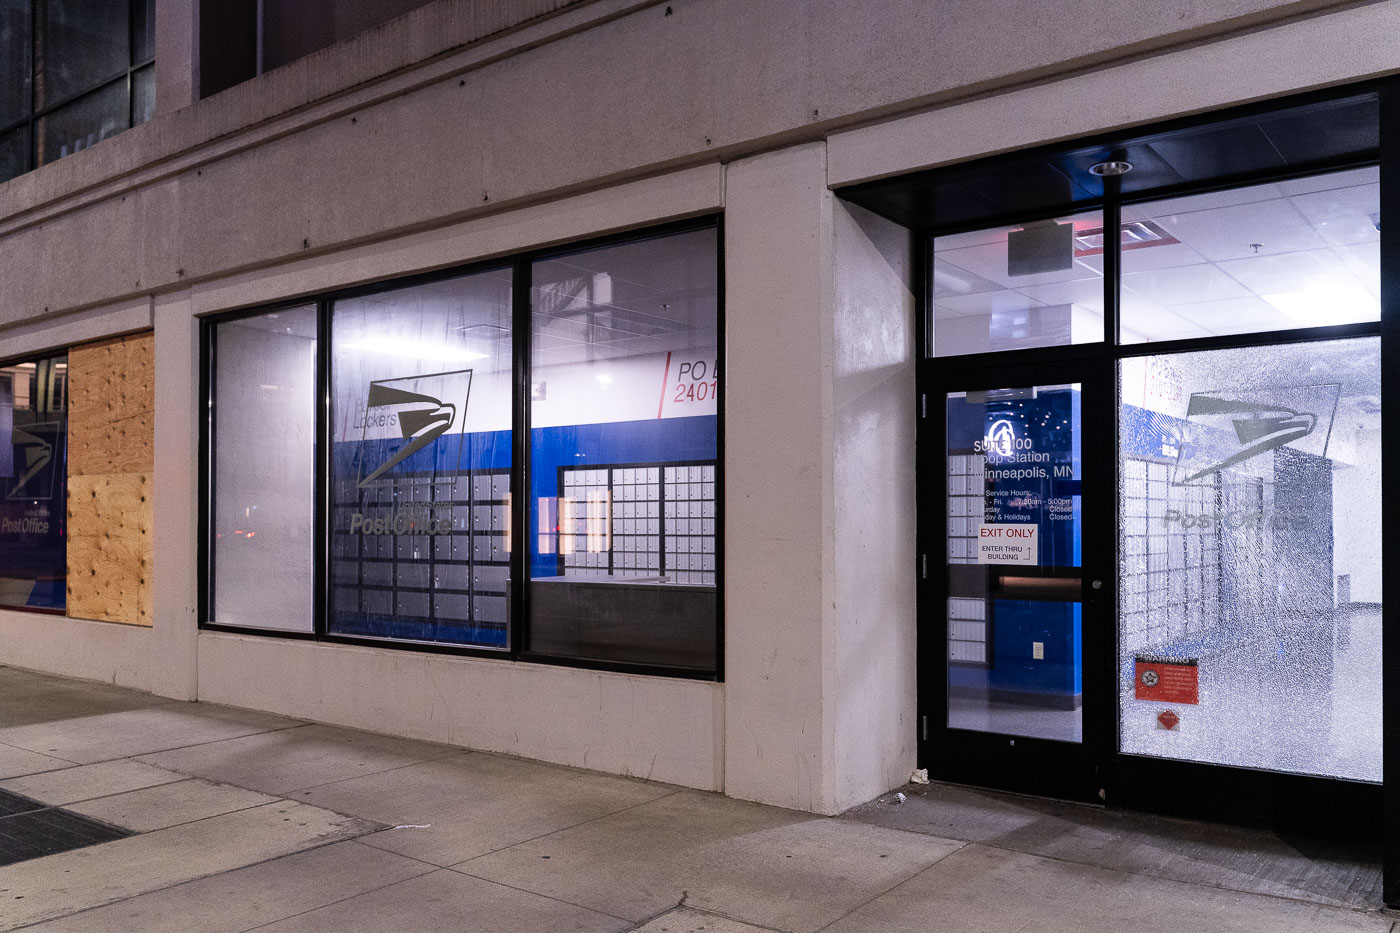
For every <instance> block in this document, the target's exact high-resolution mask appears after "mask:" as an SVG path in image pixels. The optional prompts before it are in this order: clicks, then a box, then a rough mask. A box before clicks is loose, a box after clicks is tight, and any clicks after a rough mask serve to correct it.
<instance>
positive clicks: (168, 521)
mask: <svg viewBox="0 0 1400 933" xmlns="http://www.w3.org/2000/svg"><path fill="white" fill-rule="evenodd" d="M155 326H156V335H155V356H156V430H155V435H156V439H155V443H156V450H155V460H156V471H155V472H156V476H155V502H154V507H155V534H154V537H155V561H154V566H155V580H154V584H155V594H154V599H153V613H152V615H153V623H154V628H153V631H152V633H151V634H152V639H151V691H152V692H153V693H158V694H160V695H162V696H168V697H174V698H176V699H181V700H193V699H196V698H197V697H198V695H199V689H198V688H199V667H198V657H197V648H198V643H199V627H198V600H197V593H198V524H199V522H198V517H199V408H200V406H199V322H198V319H196V318H195V317H194V316H193V314H192V313H191V309H190V299H189V296H188V293H183V294H180V295H178V296H171V297H166V298H157V299H156V307H155Z"/></svg>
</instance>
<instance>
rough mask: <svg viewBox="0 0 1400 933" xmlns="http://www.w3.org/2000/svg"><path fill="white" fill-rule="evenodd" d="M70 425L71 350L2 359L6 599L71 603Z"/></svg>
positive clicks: (48, 605) (0, 536) (0, 555)
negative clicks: (67, 595)
mask: <svg viewBox="0 0 1400 933" xmlns="http://www.w3.org/2000/svg"><path fill="white" fill-rule="evenodd" d="M67 425H68V361H67V358H66V357H64V356H55V357H48V358H46V359H41V360H32V361H28V362H23V363H12V364H10V365H8V366H4V367H0V606H3V607H7V608H26V609H49V610H59V611H61V610H62V609H63V608H64V607H65V605H66V602H67V601H66V599H65V590H64V581H65V579H66V577H67V559H68V554H67V539H66V537H65V536H64V527H65V516H66V513H67V488H68V483H67V477H68V471H67V448H68V428H67Z"/></svg>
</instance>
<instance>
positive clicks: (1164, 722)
mask: <svg viewBox="0 0 1400 933" xmlns="http://www.w3.org/2000/svg"><path fill="white" fill-rule="evenodd" d="M1179 725H1181V717H1180V716H1178V715H1177V714H1176V712H1175V711H1174V710H1169V709H1164V710H1162V711H1161V712H1160V713H1158V714H1157V728H1159V729H1168V730H1172V729H1175V728H1176V727H1177V726H1179Z"/></svg>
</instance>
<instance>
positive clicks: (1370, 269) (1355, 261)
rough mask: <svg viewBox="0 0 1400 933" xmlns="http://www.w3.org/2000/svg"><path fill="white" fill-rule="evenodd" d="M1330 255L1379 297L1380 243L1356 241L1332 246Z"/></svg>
mask: <svg viewBox="0 0 1400 933" xmlns="http://www.w3.org/2000/svg"><path fill="white" fill-rule="evenodd" d="M1332 255H1334V256H1336V257H1337V258H1338V259H1340V260H1341V262H1342V264H1343V265H1345V266H1346V267H1347V269H1348V270H1349V271H1350V272H1351V274H1352V275H1354V276H1355V277H1356V280H1357V281H1358V282H1360V283H1361V284H1362V285H1364V286H1365V287H1366V290H1367V291H1369V292H1370V293H1371V294H1372V295H1374V296H1375V297H1376V298H1377V299H1379V298H1380V297H1381V244H1380V241H1379V240H1377V241H1376V242H1373V243H1358V244H1356V245H1355V246H1337V247H1333V249H1332Z"/></svg>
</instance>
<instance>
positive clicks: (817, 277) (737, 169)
mask: <svg viewBox="0 0 1400 933" xmlns="http://www.w3.org/2000/svg"><path fill="white" fill-rule="evenodd" d="M831 200H832V195H831V194H830V192H828V191H827V189H826V147H825V145H824V144H821V143H814V144H809V145H803V146H797V147H793V148H790V149H785V150H782V151H780V152H776V153H770V154H767V155H762V156H757V157H755V158H752V159H745V160H743V161H740V162H735V163H733V164H732V165H730V166H729V167H728V172H727V180H726V187H725V221H724V234H725V244H724V251H725V252H724V255H725V321H726V329H727V350H726V355H725V366H726V368H725V382H726V387H727V395H726V409H725V495H726V500H727V501H726V511H725V772H724V773H725V781H724V787H725V793H726V794H729V795H730V796H733V797H741V798H744V799H747V800H758V801H762V802H764V803H771V804H776V805H778V806H785V807H793V808H796V809H802V810H814V811H817V812H820V813H831V812H835V809H836V796H835V784H834V781H833V780H832V777H833V775H832V767H831V765H832V761H833V755H832V728H831V726H832V721H833V715H832V713H833V706H832V704H833V702H834V699H835V695H834V692H833V690H832V689H831V687H832V677H833V673H834V671H833V666H832V661H833V660H834V658H833V654H832V633H833V623H834V619H835V611H836V606H835V575H834V573H833V568H834V563H835V547H834V544H835V537H834V527H833V521H834V515H833V508H832V504H833V500H832V466H833V464H832V440H831V412H832V379H831V374H832V347H831V337H832V330H831V327H830V320H831V316H830V308H831V289H830V275H829V272H830V269H831V248H832V238H831V217H832V213H831Z"/></svg>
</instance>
